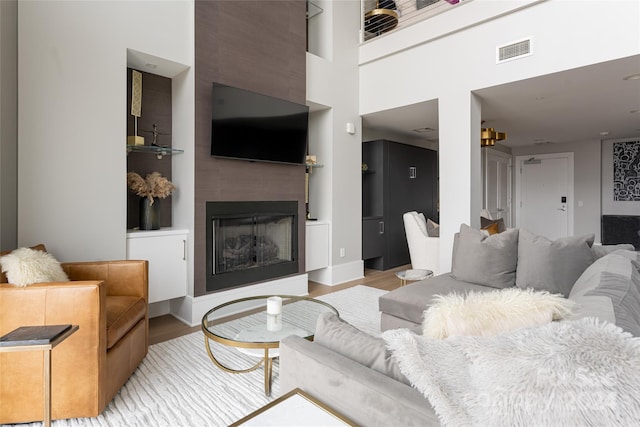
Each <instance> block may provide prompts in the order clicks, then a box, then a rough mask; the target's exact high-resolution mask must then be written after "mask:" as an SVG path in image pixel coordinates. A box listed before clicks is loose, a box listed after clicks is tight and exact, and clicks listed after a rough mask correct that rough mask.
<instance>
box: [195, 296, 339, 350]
mask: <svg viewBox="0 0 640 427" xmlns="http://www.w3.org/2000/svg"><path fill="white" fill-rule="evenodd" d="M272 297H273V296H270V295H263V296H255V297H249V298H242V299H239V300H234V301H230V302H228V303H225V304H221V305H219V306H217V307H214V308H212V309H211V310H209V311H208V312H207V313H206V314H205V315H204V317H203V318H202V328H203V330H204V331H205V333H207V334H208V335H209V334H210V335H212V338H218V340H224V341H229V344H232V345H233V343H247V344H251V343H255V344H259V343H278V342H280V340H281V339H283V338H285V337H287V336H289V335H298V336H300V337H303V338H311V337H312V336H313V335H314V333H315V329H316V322H317V320H318V317H319V316H320V314H322V313H326V312H331V313H335V314H338V311H337V310H336V309H335V308H334V307H332V306H331V305H329V304H327V303H326V302H323V301H320V300H316V299H313V298H309V297H298V296H291V295H277V296H276V297H280V298H281V299H282V300H281V308H280V309H279V313H278V314H274V313H275V312H274V310H273V309H270V313H267V300H268V299H269V298H272ZM276 311H278V309H276Z"/></svg>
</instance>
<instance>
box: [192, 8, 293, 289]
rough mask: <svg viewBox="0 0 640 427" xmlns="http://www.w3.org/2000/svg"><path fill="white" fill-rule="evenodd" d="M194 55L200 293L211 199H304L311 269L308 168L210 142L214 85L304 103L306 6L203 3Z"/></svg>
mask: <svg viewBox="0 0 640 427" xmlns="http://www.w3.org/2000/svg"><path fill="white" fill-rule="evenodd" d="M195 58H196V59H195V63H196V74H195V76H196V83H195V91H196V95H195V98H196V105H195V114H196V117H195V139H196V141H195V227H194V228H195V233H194V254H195V259H194V294H195V296H200V295H204V294H205V293H206V290H205V287H206V280H205V274H206V273H205V271H206V259H205V257H206V239H205V232H206V224H205V203H206V202H207V201H225V200H228V201H243V200H248V201H255V200H297V201H298V216H299V227H298V229H299V234H298V246H299V270H298V272H299V273H302V272H304V257H305V251H304V241H305V235H304V231H305V204H304V201H305V200H304V173H305V170H304V166H297V165H283V164H272V163H261V162H249V161H242V160H230V159H221V158H214V157H211V155H210V144H211V90H212V82H218V83H222V84H226V85H230V86H235V87H239V88H242V89H246V90H251V91H254V92H258V93H262V94H265V95H269V96H274V97H277V98H282V99H286V100H288V101H292V102H297V103H300V104H304V103H305V101H306V2H305V1H303V0H289V1H269V0H262V1H196V3H195Z"/></svg>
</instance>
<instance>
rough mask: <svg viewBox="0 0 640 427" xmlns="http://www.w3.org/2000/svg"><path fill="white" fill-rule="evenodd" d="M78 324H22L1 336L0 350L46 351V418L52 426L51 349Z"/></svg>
mask: <svg viewBox="0 0 640 427" xmlns="http://www.w3.org/2000/svg"><path fill="white" fill-rule="evenodd" d="M78 328H79V326H78V325H46V326H22V327H19V328H17V329H14V330H13V331H11V332H9V333H8V334H6V335H3V336H2V337H0V352H6V353H9V352H18V351H37V350H40V351H42V352H43V353H44V387H43V388H44V419H43V424H44V425H45V426H46V427H49V426H51V350H53V348H54V347H55V346H57V345H58V344H60V343H61V342H62V341H64V340H65V339H67V337H69V336H70V335H71V334H73V333H74V332H75V331H77V330H78Z"/></svg>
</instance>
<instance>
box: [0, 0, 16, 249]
mask: <svg viewBox="0 0 640 427" xmlns="http://www.w3.org/2000/svg"><path fill="white" fill-rule="evenodd" d="M17 205H18V2H17V1H16V0H7V1H0V251H4V250H11V249H14V248H15V247H16V245H17V241H18V233H17V228H18V215H17V214H18V209H17Z"/></svg>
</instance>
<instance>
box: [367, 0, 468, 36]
mask: <svg viewBox="0 0 640 427" xmlns="http://www.w3.org/2000/svg"><path fill="white" fill-rule="evenodd" d="M469 1H472V0H362V27H361V28H362V32H361V34H362V37H361V42H366V41H368V40H371V39H374V38H376V37H378V36H381V35H383V34H388V33H389V32H391V31H397V30H399V29H401V28H403V27H407V26H409V25H411V24H415V23H416V22H420V21H423V20H425V19H428V18H430V17H433V16H435V15H438V14H440V13H443V12H446V11H448V10H451V9H452V8H454V7H458V6H460V5H461V4H463V3H468V2H469Z"/></svg>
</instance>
